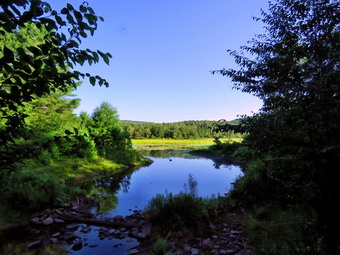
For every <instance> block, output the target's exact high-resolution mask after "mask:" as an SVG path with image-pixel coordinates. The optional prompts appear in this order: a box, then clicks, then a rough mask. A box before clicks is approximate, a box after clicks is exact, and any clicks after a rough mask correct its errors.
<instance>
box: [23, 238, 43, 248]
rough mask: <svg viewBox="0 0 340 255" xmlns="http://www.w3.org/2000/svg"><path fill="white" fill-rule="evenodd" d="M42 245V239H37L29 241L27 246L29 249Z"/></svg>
mask: <svg viewBox="0 0 340 255" xmlns="http://www.w3.org/2000/svg"><path fill="white" fill-rule="evenodd" d="M41 245H42V241H41V240H37V241H34V242H32V243H29V244H27V246H26V247H27V248H28V249H35V248H38V247H40V246H41Z"/></svg>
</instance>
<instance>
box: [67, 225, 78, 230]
mask: <svg viewBox="0 0 340 255" xmlns="http://www.w3.org/2000/svg"><path fill="white" fill-rule="evenodd" d="M78 227H79V226H78V225H77V224H72V225H67V226H66V229H68V230H76V229H77V228H78Z"/></svg>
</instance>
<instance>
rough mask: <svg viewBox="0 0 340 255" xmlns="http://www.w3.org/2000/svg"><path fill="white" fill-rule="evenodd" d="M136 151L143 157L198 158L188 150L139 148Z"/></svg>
mask: <svg viewBox="0 0 340 255" xmlns="http://www.w3.org/2000/svg"><path fill="white" fill-rule="evenodd" d="M138 152H139V153H140V154H141V155H143V156H145V157H153V158H171V157H175V158H189V159H194V158H198V157H197V156H195V155H191V154H189V151H181V150H141V151H138Z"/></svg>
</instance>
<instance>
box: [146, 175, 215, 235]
mask: <svg viewBox="0 0 340 255" xmlns="http://www.w3.org/2000/svg"><path fill="white" fill-rule="evenodd" d="M217 209H218V199H217V198H209V199H208V198H202V197H198V196H197V181H196V180H195V179H194V177H193V176H191V175H189V179H188V183H187V184H185V185H184V191H183V192H180V193H179V194H175V195H174V194H172V193H168V192H166V193H165V194H157V195H156V196H155V197H153V198H152V199H151V200H150V201H149V204H148V206H147V208H146V209H145V214H146V216H147V218H148V219H149V220H150V221H151V222H152V223H153V224H154V225H156V226H158V227H159V229H160V233H161V234H163V235H164V234H167V233H168V232H169V231H175V232H181V233H182V234H183V235H186V234H188V233H190V232H196V233H199V234H203V235H204V234H206V233H209V232H210V231H211V229H210V228H209V223H210V221H211V220H212V219H214V218H215V217H216V216H217Z"/></svg>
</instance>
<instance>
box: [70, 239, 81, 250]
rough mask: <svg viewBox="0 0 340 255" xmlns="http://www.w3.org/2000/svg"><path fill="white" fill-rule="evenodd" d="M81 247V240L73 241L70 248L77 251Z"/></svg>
mask: <svg viewBox="0 0 340 255" xmlns="http://www.w3.org/2000/svg"><path fill="white" fill-rule="evenodd" d="M81 248H83V243H82V242H81V241H77V242H75V243H74V244H73V246H72V250H74V251H79V250H81Z"/></svg>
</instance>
